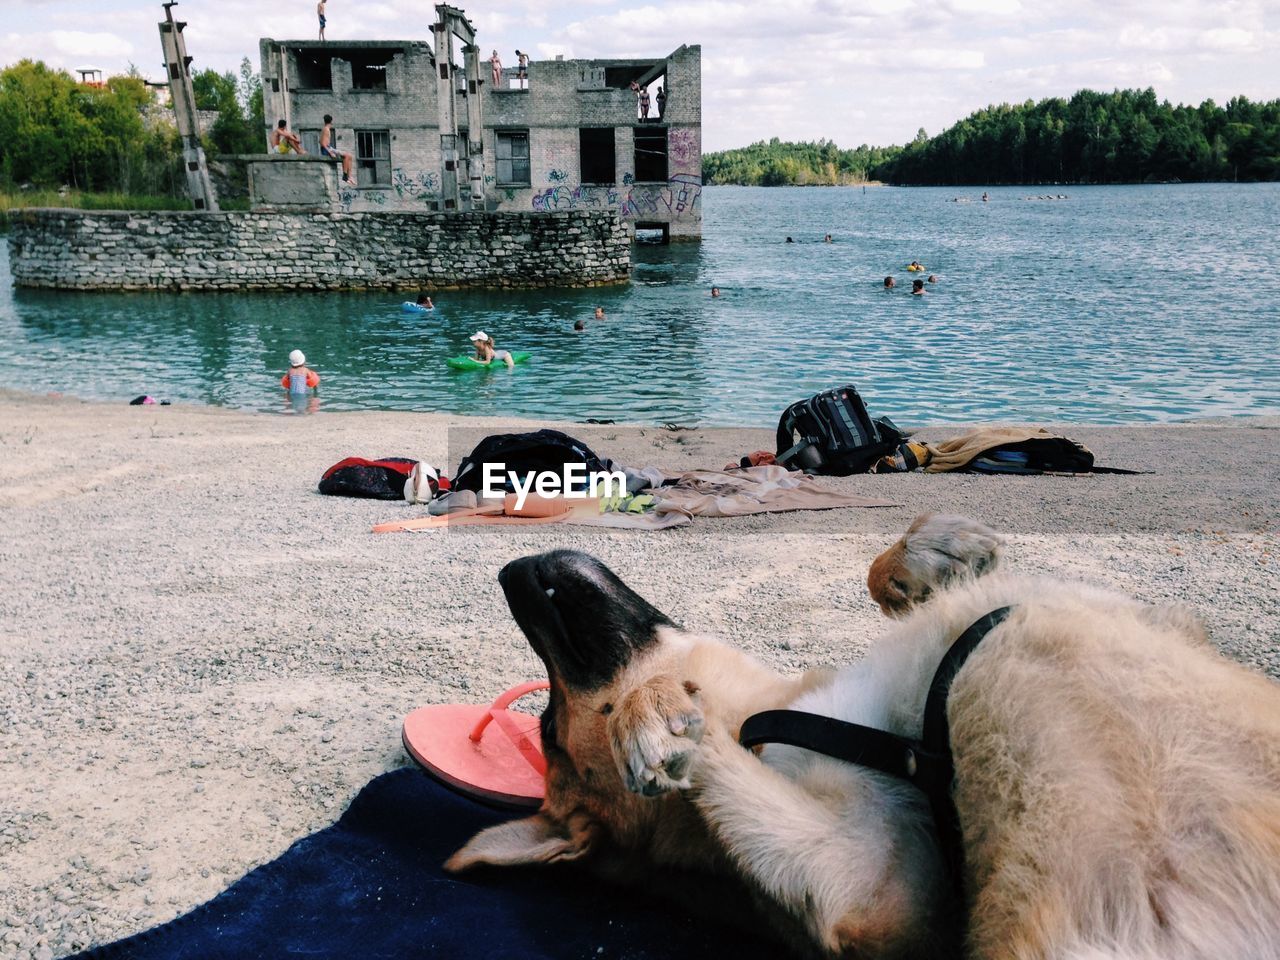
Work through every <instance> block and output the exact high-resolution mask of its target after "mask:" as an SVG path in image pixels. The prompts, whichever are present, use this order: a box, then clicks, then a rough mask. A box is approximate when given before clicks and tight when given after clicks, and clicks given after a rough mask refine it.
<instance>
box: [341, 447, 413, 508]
mask: <svg viewBox="0 0 1280 960" xmlns="http://www.w3.org/2000/svg"><path fill="white" fill-rule="evenodd" d="M417 462H418V461H417V460H410V459H408V458H406V457H383V458H382V459H381V460H365V459H364V458H363V457H347V459H345V460H340V461H338V462H337V463H335V464H334V465H333V466H332V467H330V468H329V469H328V470H326V471H325V472H324V476H323V477H321V478H320V492H321V493H323V494H327V495H328V496H331V497H365V498H367V499H369V500H403V499H404V482H405V481H406V480H408V479H409V474H410V473H412V472H413V468H414V465H415V464H417Z"/></svg>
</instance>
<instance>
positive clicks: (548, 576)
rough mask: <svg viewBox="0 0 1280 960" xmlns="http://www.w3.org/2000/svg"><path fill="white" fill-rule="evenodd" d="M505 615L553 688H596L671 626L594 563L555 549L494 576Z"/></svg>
mask: <svg viewBox="0 0 1280 960" xmlns="http://www.w3.org/2000/svg"><path fill="white" fill-rule="evenodd" d="M498 582H499V583H500V584H502V589H503V592H504V593H505V594H506V596H507V605H508V606H509V607H510V608H511V615H512V616H513V617H515V620H516V623H517V624H519V626H520V629H521V630H522V631H524V635H525V637H527V638H528V640H529V644H530V646H532V647H533V649H534V652H536V653H537V654H538V656H539V657H541V658H542V662H543V663H544V664H546V667H547V673H548V674H549V675H550V676H551V678H552V680H553V681H554V680H555V679H556V678H559V679H560V680H561V681H562V682H563V683H564V684H565V685H566V686H567V687H571V688H574V689H577V690H583V691H590V690H595V689H598V688H599V687H602V686H604V685H605V684H606V683H608V682H609V681H610V680H612V679H613V678H614V677H615V676H617V674H618V672H619V671H620V670H621V669H622V668H623V667H625V666H626V665H627V663H628V662H630V660H631V659H632V658H633V657H634V656H635V655H636V654H637V653H639V652H641V651H642V650H645V649H647V648H648V647H650V646H652V645H653V644H654V643H656V642H657V637H656V635H655V631H656V630H657V628H658V627H660V626H669V625H671V620H670V619H668V618H667V616H666V615H665V614H663V613H662V611H660V610H658V609H657V608H656V607H654V606H653V605H652V604H650V603H649V602H648V601H647V600H645V599H644V598H643V597H641V596H640V595H639V594H638V593H636V592H635V591H634V590H632V589H631V588H630V587H628V586H627V585H626V584H625V583H623V582H622V581H621V580H620V579H618V577H617V576H616V575H615V574H614V572H613V571H612V570H610V569H609V568H608V567H606V566H605V565H604V564H603V563H601V562H600V561H599V560H597V559H595V558H594V557H591V556H588V555H587V554H585V553H578V552H577V551H574V550H555V551H552V552H551V553H540V554H537V555H536V556H532V557H522V558H521V559H519V560H513V561H512V562H511V563H509V564H507V565H506V566H505V567H503V568H502V571H501V572H500V573H499V574H498Z"/></svg>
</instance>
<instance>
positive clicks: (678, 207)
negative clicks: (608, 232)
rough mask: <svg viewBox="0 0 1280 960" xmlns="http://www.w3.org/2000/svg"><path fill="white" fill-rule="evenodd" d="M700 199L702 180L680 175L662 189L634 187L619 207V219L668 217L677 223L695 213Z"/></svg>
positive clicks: (643, 186) (671, 179)
mask: <svg viewBox="0 0 1280 960" xmlns="http://www.w3.org/2000/svg"><path fill="white" fill-rule="evenodd" d="M701 199H702V178H701V177H697V176H694V175H693V174H691V173H677V174H674V175H672V176H671V177H670V178H669V179H668V180H667V182H666V184H665V185H662V186H658V185H654V186H649V185H641V186H633V187H632V188H631V189H630V190H629V191H627V195H626V197H625V198H623V200H622V202H621V203H619V204H618V216H620V217H622V219H623V220H637V219H641V218H643V217H646V216H653V215H658V216H662V215H666V216H670V217H672V218H674V219H677V220H678V219H680V218H681V217H684V216H687V215H688V214H690V213H693V212H694V211H695V210H696V209H697V207H698V204H699V203H700V202H701Z"/></svg>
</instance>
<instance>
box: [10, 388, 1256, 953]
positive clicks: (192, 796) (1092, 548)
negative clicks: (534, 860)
mask: <svg viewBox="0 0 1280 960" xmlns="http://www.w3.org/2000/svg"><path fill="white" fill-rule="evenodd" d="M527 426H528V425H527V424H519V423H515V422H513V421H509V420H501V421H499V420H479V419H467V420H462V419H451V418H448V417H443V416H437V415H426V414H421V415H419V414H397V413H351V414H322V415H319V416H314V417H285V416H271V415H253V414H241V413H234V412H227V411H220V410H212V409H202V408H191V407H166V408H136V407H134V408H131V407H123V406H106V405H100V404H88V403H81V402H78V401H75V400H70V399H65V398H56V397H33V396H29V395H24V394H17V393H12V392H0V531H3V532H2V533H0V957H3V958H9V957H36V958H51V957H54V956H61V955H64V954H66V953H69V952H71V951H74V950H77V949H79V948H82V947H85V946H88V945H91V944H97V943H102V942H105V941H109V940H113V939H115V938H118V937H121V936H124V935H127V934H131V933H134V932H137V931H139V930H142V929H145V928H147V927H150V926H152V925H154V924H156V923H159V922H162V921H165V920H168V919H170V918H172V917H174V916H176V915H178V914H180V913H183V912H185V911H186V910H188V909H190V908H191V907H193V906H195V905H196V904H198V903H200V902H203V901H205V900H207V899H209V898H210V897H212V896H214V895H215V894H216V893H218V892H219V891H220V890H222V889H223V888H225V887H226V886H227V885H228V884H230V883H231V882H232V881H234V880H235V879H236V878H238V877H239V876H241V875H242V874H243V873H244V872H245V871H246V870H248V869H250V868H252V867H254V866H257V865H258V864H260V863H263V862H265V861H267V860H270V859H272V858H274V857H275V856H277V855H278V854H279V853H280V852H282V851H283V850H284V849H285V848H286V847H287V846H288V845H289V844H290V843H291V842H292V841H293V840H295V839H297V838H299V837H301V836H303V835H305V834H307V833H310V832H312V831H314V830H316V829H319V828H320V827H322V826H325V825H326V824H328V823H330V822H332V821H333V820H334V819H335V818H336V817H337V815H338V814H339V813H340V812H341V810H342V809H343V808H344V807H345V805H346V804H347V803H348V801H349V800H350V799H351V797H352V796H353V795H354V794H355V793H356V792H357V791H358V790H359V789H360V787H361V786H363V785H364V784H365V783H366V782H367V781H368V780H369V779H370V778H371V777H373V776H375V775H377V774H379V773H382V772H384V771H386V770H390V769H393V768H396V767H400V766H403V765H405V763H406V760H405V758H404V756H403V754H402V751H401V747H400V737H399V731H400V721H401V719H402V718H403V716H404V715H405V713H407V712H408V711H409V710H411V709H412V708H414V707H416V706H418V705H420V704H422V703H427V702H448V701H479V700H485V699H488V698H490V697H492V696H493V695H495V694H497V693H498V692H500V691H501V690H502V689H504V688H505V687H507V686H509V685H511V684H514V683H516V682H519V681H521V680H525V679H528V678H530V677H533V676H537V675H540V672H541V671H540V665H539V663H538V662H537V660H536V659H535V658H534V656H533V655H532V653H531V652H530V651H529V649H528V647H527V646H526V644H525V643H524V641H523V639H522V638H521V636H520V634H519V632H518V630H517V629H516V627H515V625H514V623H513V622H512V621H511V619H510V617H509V615H508V613H507V610H506V605H505V603H504V602H503V599H502V595H501V591H500V590H499V588H498V585H497V581H496V574H497V571H498V569H499V568H500V567H501V566H502V565H503V564H504V563H506V562H507V561H508V560H510V559H512V558H514V557H518V556H521V555H524V554H527V553H530V552H534V551H538V550H544V549H550V548H554V547H562V546H569V547H576V548H578V549H583V550H586V551H589V552H592V553H595V554H596V555H598V556H600V557H601V558H603V559H604V560H605V561H606V562H608V563H609V564H610V565H611V566H613V567H614V569H615V570H617V571H618V572H619V573H620V574H621V575H622V576H623V577H624V579H626V580H628V581H629V582H631V583H632V584H633V585H635V586H637V587H638V588H639V589H640V590H641V592H643V593H644V594H646V595H647V596H648V597H649V598H650V599H651V600H653V601H654V602H655V603H656V604H657V605H658V606H659V607H661V608H663V609H664V610H666V611H667V613H668V614H670V615H672V616H673V617H674V618H675V619H676V620H677V621H679V622H684V623H688V624H690V625H696V626H698V627H699V628H700V629H704V630H706V631H708V632H713V633H718V634H720V635H723V636H726V637H729V638H733V639H735V640H736V641H737V642H739V643H740V644H741V645H743V646H744V647H746V648H748V649H750V650H751V651H752V652H753V653H755V654H756V655H757V656H759V657H761V658H763V659H765V660H767V661H769V662H770V663H772V664H774V665H775V666H777V667H779V668H781V669H784V670H796V669H801V668H804V667H808V666H811V665H814V664H818V663H840V662H844V661H847V660H850V659H852V658H854V657H856V656H858V655H859V652H860V651H861V650H862V649H863V648H864V646H865V644H866V643H867V642H868V641H869V640H870V639H871V638H872V637H874V635H875V634H876V632H877V631H878V629H879V627H880V617H879V613H878V611H877V610H876V609H875V607H874V605H873V604H872V603H871V601H870V600H869V599H868V597H867V595H866V590H865V587H864V585H863V579H864V577H865V573H866V569H867V565H868V564H869V563H870V561H871V559H872V558H873V557H874V556H875V555H876V554H877V553H878V552H879V551H880V550H881V549H883V548H884V547H885V546H886V545H887V544H888V543H889V542H891V541H892V540H893V539H895V538H896V537H897V536H898V535H899V534H900V533H901V531H902V530H903V529H905V527H906V525H907V524H908V523H909V522H910V520H911V518H912V517H914V516H915V515H916V514H917V513H919V512H921V511H924V510H945V511H949V512H958V513H964V514H968V515H970V516H973V517H976V518H978V519H981V520H983V521H985V522H987V523H989V524H991V525H992V526H994V527H996V528H998V529H1000V530H1002V531H1004V532H1006V533H1008V534H1009V537H1010V545H1011V546H1010V557H1011V563H1012V564H1013V565H1014V566H1015V567H1018V568H1021V569H1026V570H1033V571H1042V572H1043V571H1048V572H1052V573H1055V574H1060V575H1061V576H1064V577H1071V578H1080V579H1087V580H1093V581H1098V582H1104V583H1109V584H1112V585H1114V586H1117V587H1119V588H1121V589H1123V590H1126V591H1128V592H1130V593H1132V594H1134V595H1135V596H1138V597H1140V598H1142V599H1145V600H1150V601H1158V600H1168V599H1178V600H1181V601H1184V602H1188V603H1190V604H1192V605H1194V606H1195V607H1196V608H1197V609H1198V610H1199V611H1200V612H1201V614H1202V615H1203V616H1204V618H1205V619H1206V620H1207V621H1208V622H1209V623H1210V624H1211V630H1212V635H1213V640H1214V642H1215V643H1217V644H1218V646H1219V647H1220V648H1221V649H1222V650H1223V651H1224V652H1225V653H1227V654H1228V655H1230V656H1232V657H1235V658H1236V659H1238V660H1241V661H1242V662H1245V663H1248V664H1250V665H1251V666H1253V667H1255V668H1257V669H1259V670H1262V671H1265V672H1267V673H1269V674H1270V675H1271V676H1273V677H1278V678H1280V603H1278V601H1277V590H1276V587H1277V584H1278V582H1280V530H1278V529H1277V518H1280V492H1278V491H1280V484H1277V480H1278V479H1280V443H1277V439H1278V438H1280V432H1277V431H1278V430H1280V418H1268V419H1261V420H1248V421H1225V422H1220V423H1209V424H1196V425H1185V426H1144V427H1131V428H1098V427H1076V426H1073V427H1069V428H1064V432H1066V433H1068V434H1069V435H1071V436H1073V437H1075V438H1077V439H1079V440H1081V441H1082V442H1084V443H1086V444H1088V445H1089V446H1090V447H1091V449H1093V450H1094V452H1095V453H1096V454H1098V459H1099V462H1100V463H1103V464H1110V465H1114V466H1125V467H1134V468H1138V469H1144V470H1151V471H1153V472H1152V473H1150V474H1146V475H1143V476H1106V475H1096V476H1090V477H1083V478H1058V477H1039V478H1020V477H976V476H963V475H945V474H943V475H919V474H912V475H893V476H864V477H857V478H848V479H843V480H831V481H825V482H830V483H832V484H834V485H836V486H838V487H840V488H843V489H847V490H850V491H852V492H856V493H859V494H864V495H867V496H875V497H884V498H887V499H890V500H893V501H894V502H895V503H898V504H901V506H899V507H894V508H885V509H875V510H842V511H834V512H826V513H796V514H783V515H775V516H757V517H749V518H740V519H732V520H713V519H705V520H695V522H694V523H693V524H692V525H691V526H690V527H687V528H683V529H678V530H672V531H666V532H661V533H636V532H621V531H603V530H596V529H590V528H574V527H555V526H552V527H533V528H526V529H507V530H493V529H472V530H465V531H464V530H457V531H449V532H434V533H424V534H394V535H387V536H375V535H373V534H371V533H369V526H370V525H371V524H373V523H375V522H379V521H382V520H387V519H393V518H395V517H398V516H403V515H404V514H405V512H406V511H415V512H418V511H420V510H421V508H413V507H409V506H407V505H405V504H403V503H378V502H370V501H356V500H343V499H336V498H322V497H320V496H319V495H318V494H317V493H316V492H315V483H316V480H317V479H318V478H319V476H320V474H321V472H322V471H323V469H324V468H325V467H326V466H328V465H329V464H331V463H333V462H335V461H336V460H339V459H341V458H342V457H344V456H349V455H362V456H385V455H405V456H415V457H422V458H425V459H427V460H429V461H431V462H433V463H435V464H437V465H440V466H443V465H446V464H448V465H456V463H457V461H458V458H459V456H460V455H461V454H462V453H465V452H467V450H469V449H470V446H471V444H472V443H474V441H475V440H476V439H478V438H479V437H480V436H482V435H484V434H485V433H491V432H496V431H499V430H505V429H510V428H525V427H527ZM564 429H566V430H568V431H569V432H571V433H573V434H574V435H576V436H579V437H580V438H582V439H583V440H585V441H586V442H587V443H589V444H591V445H592V446H593V447H594V448H595V449H596V450H597V452H600V453H602V454H605V455H608V456H612V457H614V458H616V459H619V460H621V461H623V462H626V463H630V464H635V465H644V464H648V463H653V464H656V465H659V466H662V467H666V468H669V469H676V468H681V467H689V468H692V467H695V466H711V467H719V466H721V465H723V464H724V463H726V462H728V461H729V460H733V459H736V458H737V457H738V456H739V455H740V454H742V453H744V452H747V451H749V450H753V449H757V448H762V447H769V446H770V445H771V442H772V437H771V435H770V434H769V432H768V431H763V430H706V431H701V430H693V431H671V430H665V429H661V428H637V427H625V426H584V425H572V426H568V427H565V428H564ZM956 432H958V430H957V428H955V427H949V428H946V429H936V430H923V431H921V433H920V436H921V437H923V438H925V439H942V438H944V437H947V436H951V435H953V434H955V433H956Z"/></svg>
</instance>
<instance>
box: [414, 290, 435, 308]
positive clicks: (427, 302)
mask: <svg viewBox="0 0 1280 960" xmlns="http://www.w3.org/2000/svg"><path fill="white" fill-rule="evenodd" d="M418 306H420V307H421V308H422V309H423V310H434V309H435V308H436V305H435V304H434V303H432V302H431V298H430V297H428V296H427V295H426V294H425V293H420V294H418Z"/></svg>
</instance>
